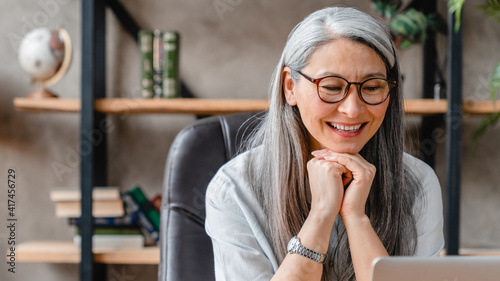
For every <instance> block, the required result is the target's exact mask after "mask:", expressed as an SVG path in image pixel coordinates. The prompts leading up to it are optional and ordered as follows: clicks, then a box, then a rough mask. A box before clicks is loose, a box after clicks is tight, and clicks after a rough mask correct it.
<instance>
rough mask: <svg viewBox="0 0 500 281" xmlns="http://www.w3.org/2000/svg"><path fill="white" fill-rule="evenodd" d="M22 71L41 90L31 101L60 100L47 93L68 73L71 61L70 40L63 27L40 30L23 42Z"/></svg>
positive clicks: (29, 34)
mask: <svg viewBox="0 0 500 281" xmlns="http://www.w3.org/2000/svg"><path fill="white" fill-rule="evenodd" d="M18 60H19V63H20V65H21V68H22V69H23V70H24V71H25V72H26V73H27V74H28V75H30V76H31V78H32V82H33V83H34V84H36V85H37V86H38V89H37V90H35V91H34V92H33V93H31V94H30V95H29V96H28V97H30V98H45V97H57V96H56V95H55V94H53V93H52V92H50V91H49V90H47V87H48V86H50V85H52V84H54V83H56V82H57V81H58V80H60V79H61V78H62V76H64V74H65V73H66V72H67V70H68V67H69V64H70V61H71V40H70V37H69V35H68V33H67V31H66V30H64V29H63V28H58V29H51V28H37V29H34V30H32V31H30V32H29V33H28V34H26V36H25V37H24V38H23V39H22V40H21V44H20V45H19V50H18Z"/></svg>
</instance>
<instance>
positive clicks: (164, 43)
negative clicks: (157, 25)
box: [139, 29, 180, 98]
mask: <svg viewBox="0 0 500 281" xmlns="http://www.w3.org/2000/svg"><path fill="white" fill-rule="evenodd" d="M139 50H140V54H141V95H142V97H143V98H175V97H178V96H179V92H180V80H179V33H178V32H175V31H162V30H158V29H155V30H141V31H139Z"/></svg>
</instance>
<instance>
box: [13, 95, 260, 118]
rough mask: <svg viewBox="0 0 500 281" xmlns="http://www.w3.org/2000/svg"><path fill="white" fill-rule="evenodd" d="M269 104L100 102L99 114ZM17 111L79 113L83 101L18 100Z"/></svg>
mask: <svg viewBox="0 0 500 281" xmlns="http://www.w3.org/2000/svg"><path fill="white" fill-rule="evenodd" d="M267 105H268V103H267V100H239V99H180V98H179V99H122V98H109V99H98V100H96V102H95V108H96V111H99V112H102V113H111V114H147V113H183V114H197V115H218V114H229V113H237V112H249V111H261V110H265V109H267ZM14 106H15V108H16V109H17V110H21V111H30V112H79V111H80V108H81V104H80V100H79V99H39V100H35V99H28V98H15V99H14Z"/></svg>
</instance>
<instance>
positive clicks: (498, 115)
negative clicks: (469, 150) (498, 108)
mask: <svg viewBox="0 0 500 281" xmlns="http://www.w3.org/2000/svg"><path fill="white" fill-rule="evenodd" d="M498 120H500V112H495V113H490V114H488V115H486V116H485V117H484V118H483V119H481V122H479V125H478V126H477V128H476V130H474V132H473V133H472V141H473V143H474V146H475V144H476V143H477V141H478V140H479V138H481V136H483V135H484V133H485V132H486V130H487V129H488V128H489V127H492V126H494V125H495V124H497V123H498Z"/></svg>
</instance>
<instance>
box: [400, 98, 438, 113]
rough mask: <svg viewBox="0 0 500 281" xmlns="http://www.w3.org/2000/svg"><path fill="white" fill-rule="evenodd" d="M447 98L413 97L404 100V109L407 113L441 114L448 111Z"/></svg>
mask: <svg viewBox="0 0 500 281" xmlns="http://www.w3.org/2000/svg"><path fill="white" fill-rule="evenodd" d="M447 104H448V103H447V102H446V100H433V99H413V100H405V101H404V110H405V113H406V114H418V115H428V114H439V113H446V110H447Z"/></svg>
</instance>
